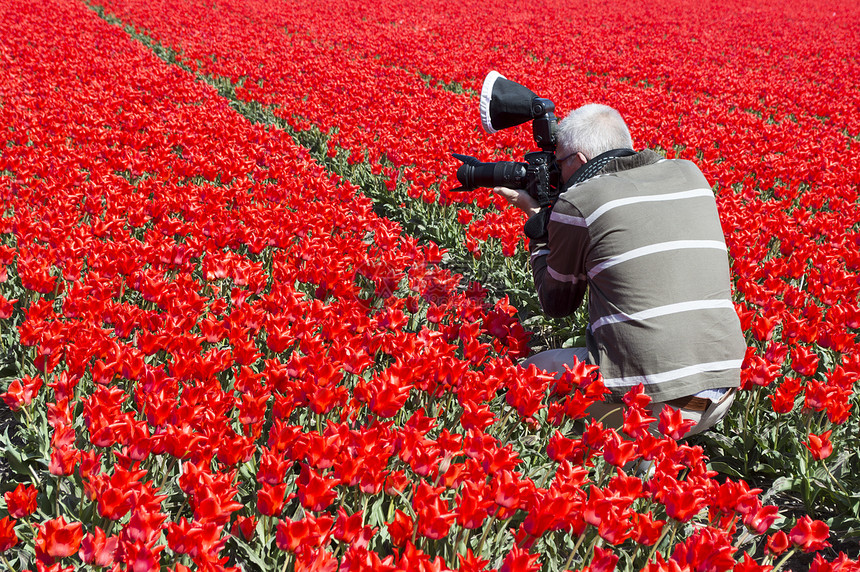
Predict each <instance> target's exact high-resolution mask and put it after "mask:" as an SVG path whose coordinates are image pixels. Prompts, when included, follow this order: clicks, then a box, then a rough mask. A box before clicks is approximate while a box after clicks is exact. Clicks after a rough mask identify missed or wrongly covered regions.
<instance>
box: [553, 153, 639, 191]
mask: <svg viewBox="0 0 860 572" xmlns="http://www.w3.org/2000/svg"><path fill="white" fill-rule="evenodd" d="M635 154H636V151H634V150H633V149H612V150H610V151H607V152H606V153H601V154H600V155H598V156H597V157H595V158H594V159H592V160H591V161H589V162H588V163H586V164H585V165H583V166H582V167H580V168H579V169H577V170H576V172H575V173H574V174H573V176H572V177H571V178H570V179H569V180H568V181H567V184H566V185H565V189H569V188H570V187H572V186H574V185H578V184H579V183H582V182H584V181H587V180H588V179H590V178H591V177H593V176H595V175H597V174H598V173H600V171H602V170H603V167H605V166H606V164H607V163H608V162H610V161H611V160H613V159H617V158H618V157H629V156H630V155H635Z"/></svg>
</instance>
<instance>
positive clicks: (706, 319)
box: [533, 151, 745, 401]
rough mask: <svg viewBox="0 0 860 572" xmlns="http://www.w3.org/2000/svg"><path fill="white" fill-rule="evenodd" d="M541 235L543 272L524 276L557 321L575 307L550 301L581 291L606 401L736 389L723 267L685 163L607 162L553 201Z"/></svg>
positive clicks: (736, 353)
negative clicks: (642, 392)
mask: <svg viewBox="0 0 860 572" xmlns="http://www.w3.org/2000/svg"><path fill="white" fill-rule="evenodd" d="M548 232H549V240H548V252H547V256H546V269H545V272H537V271H538V270H540V267H542V266H543V264H540V263H538V264H536V265H535V270H536V282H539V283H538V284H537V286H538V292H539V295H540V298H541V302H542V304H543V305H544V309H545V310H546V311H547V312H548V313H551V314H555V315H560V314H564V313H567V312H569V311H571V309H572V308H575V307H576V305H578V304H579V301H577V300H574V303H571V301H570V300H567V301H565V300H559V296H561V297H565V296H568V297H569V296H571V292H572V291H571V285H572V284H578V285H579V288H578V290H579V293H577V294H573V298H576V297H577V296H581V292H582V290H583V287H584V285H585V284H584V283H587V285H588V289H589V295H588V310H589V321H590V326H589V331H588V336H587V337H588V350H589V356H590V361H592V362H593V363H596V364H598V365H599V366H600V368H601V373H602V374H603V377H604V383H605V384H606V386H607V387H608V388H609V389H611V390H612V391H613V394H615V395H616V396H618V395H623V394H624V393H625V392H626V391H627V390H628V389H629V388H631V387H635V386H636V385H638V384H639V383H644V384H645V385H646V391H647V392H648V393H649V394H650V395H651V396H652V398H654V399H655V401H667V400H670V399H674V398H677V397H682V396H688V395H692V394H695V393H698V392H699V391H702V390H706V389H715V388H723V387H737V386H738V384H739V379H740V366H741V363H742V361H743V357H744V352H745V344H744V339H743V334H742V331H741V328H740V322H739V320H738V318H737V315H736V314H735V311H734V306H733V304H732V301H731V290H730V288H731V286H730V274H729V265H728V256H727V253H726V247H725V242H724V238H723V233H722V228H721V226H720V221H719V216H718V213H717V208H716V204H715V201H714V195H713V192H712V191H711V188H710V185H709V184H708V182H707V180H706V179H705V178H704V176H703V175H702V174H701V172H700V171H699V170H698V168H696V166H695V165H694V164H693V163H691V162H688V161H677V160H672V161H668V160H664V159H661V158H660V157H659V156H658V155H657V154H655V153H653V152H651V151H643V152H640V153H637V154H636V155H632V156H629V157H621V158H617V159H614V160H612V161H611V162H610V163H609V164H607V166H606V167H605V168H604V169H603V171H602V172H601V174H600V175H598V176H596V177H593V178H591V179H588V180H587V181H585V182H583V183H580V184H578V185H575V186H573V187H571V188H570V189H568V190H566V191H565V192H564V193H563V194H562V195H561V197H560V198H559V200H558V201H557V202H556V204H555V206H554V207H553V211H552V215H551V219H550V223H549V227H548ZM535 254H537V252H535ZM535 254H533V256H535ZM538 274H540V278H538ZM553 306H556V307H555V308H553Z"/></svg>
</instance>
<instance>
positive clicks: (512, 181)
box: [457, 160, 527, 189]
mask: <svg viewBox="0 0 860 572" xmlns="http://www.w3.org/2000/svg"><path fill="white" fill-rule="evenodd" d="M526 167H527V165H526V164H525V163H516V162H513V161H497V162H495V163H482V162H480V161H477V160H476V161H473V162H469V163H464V164H463V165H461V166H460V168H459V169H457V180H458V181H460V184H461V185H463V187H465V188H467V189H476V188H478V187H510V188H512V189H521V188H523V185H524V184H525V179H526V172H527V171H526Z"/></svg>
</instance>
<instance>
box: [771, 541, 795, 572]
mask: <svg viewBox="0 0 860 572" xmlns="http://www.w3.org/2000/svg"><path fill="white" fill-rule="evenodd" d="M795 552H797V547H796V546H795V547H794V548H792V549H791V550H789V551H788V553H786V555H785V556H783V557H782V559H781V560H780V561H779V562H778V563H777V565H776V566H774V568H773V572H779V569H780V568H782V565H783V564H785V562H786V560H788V559H789V558H791V555H792V554H794V553H795Z"/></svg>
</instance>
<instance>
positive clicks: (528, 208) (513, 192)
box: [493, 187, 540, 217]
mask: <svg viewBox="0 0 860 572" xmlns="http://www.w3.org/2000/svg"><path fill="white" fill-rule="evenodd" d="M493 192H494V193H496V194H497V195H499V196H501V197H504V199H505V200H506V201H508V202H509V203H511V204H512V205H514V206H515V207H517V208H518V209H521V210H522V211H523V212H525V213H526V214H527V215H528V216H529V217H532V216H534V215H536V214H537V213H538V212H540V206H539V205H538V202H537V201H536V200H534V198H533V197H532V196H531V195H530V194H528V193H527V192H525V191H521V190H517V189H509V188H507V187H496V188H494V189H493Z"/></svg>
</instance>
